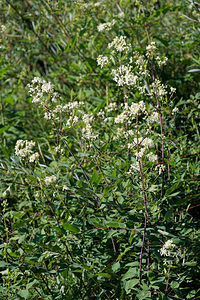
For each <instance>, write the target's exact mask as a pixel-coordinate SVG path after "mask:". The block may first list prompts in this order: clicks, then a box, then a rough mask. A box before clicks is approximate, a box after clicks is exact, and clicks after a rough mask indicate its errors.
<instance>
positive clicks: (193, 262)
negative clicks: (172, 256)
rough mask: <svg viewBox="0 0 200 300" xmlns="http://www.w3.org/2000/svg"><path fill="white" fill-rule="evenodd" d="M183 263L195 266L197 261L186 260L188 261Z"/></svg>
mask: <svg viewBox="0 0 200 300" xmlns="http://www.w3.org/2000/svg"><path fill="white" fill-rule="evenodd" d="M184 265H185V266H188V267H195V266H196V265H197V262H196V261H188V262H185V263H184Z"/></svg>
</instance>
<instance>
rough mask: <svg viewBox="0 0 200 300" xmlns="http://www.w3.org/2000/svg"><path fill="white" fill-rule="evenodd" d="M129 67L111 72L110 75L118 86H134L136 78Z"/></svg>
mask: <svg viewBox="0 0 200 300" xmlns="http://www.w3.org/2000/svg"><path fill="white" fill-rule="evenodd" d="M131 69H132V67H131V66H124V65H122V66H120V67H119V68H117V69H113V70H112V75H113V76H114V78H113V79H114V81H116V82H117V84H118V86H124V85H128V86H130V85H135V84H136V82H137V79H138V76H137V75H135V74H134V73H132V72H131Z"/></svg>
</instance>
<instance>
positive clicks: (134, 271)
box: [122, 268, 138, 281]
mask: <svg viewBox="0 0 200 300" xmlns="http://www.w3.org/2000/svg"><path fill="white" fill-rule="evenodd" d="M137 276H138V269H137V268H130V269H129V270H128V271H127V272H126V273H125V274H124V275H123V277H122V281H124V280H126V279H129V278H133V277H137Z"/></svg>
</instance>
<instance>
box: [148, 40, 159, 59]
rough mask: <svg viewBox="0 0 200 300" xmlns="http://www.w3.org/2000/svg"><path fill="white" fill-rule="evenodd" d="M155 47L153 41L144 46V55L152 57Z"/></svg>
mask: <svg viewBox="0 0 200 300" xmlns="http://www.w3.org/2000/svg"><path fill="white" fill-rule="evenodd" d="M156 50H157V47H156V43H155V42H151V44H150V45H148V46H147V47H146V56H147V57H148V58H152V57H153V56H154V55H155V53H156Z"/></svg>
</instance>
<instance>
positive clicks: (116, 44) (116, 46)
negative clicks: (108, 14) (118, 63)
mask: <svg viewBox="0 0 200 300" xmlns="http://www.w3.org/2000/svg"><path fill="white" fill-rule="evenodd" d="M108 48H109V49H112V48H113V51H118V52H123V51H125V52H127V51H128V49H129V48H130V45H127V43H126V40H125V37H124V36H120V37H118V36H117V37H116V38H114V40H113V41H112V42H111V43H110V44H108Z"/></svg>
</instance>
